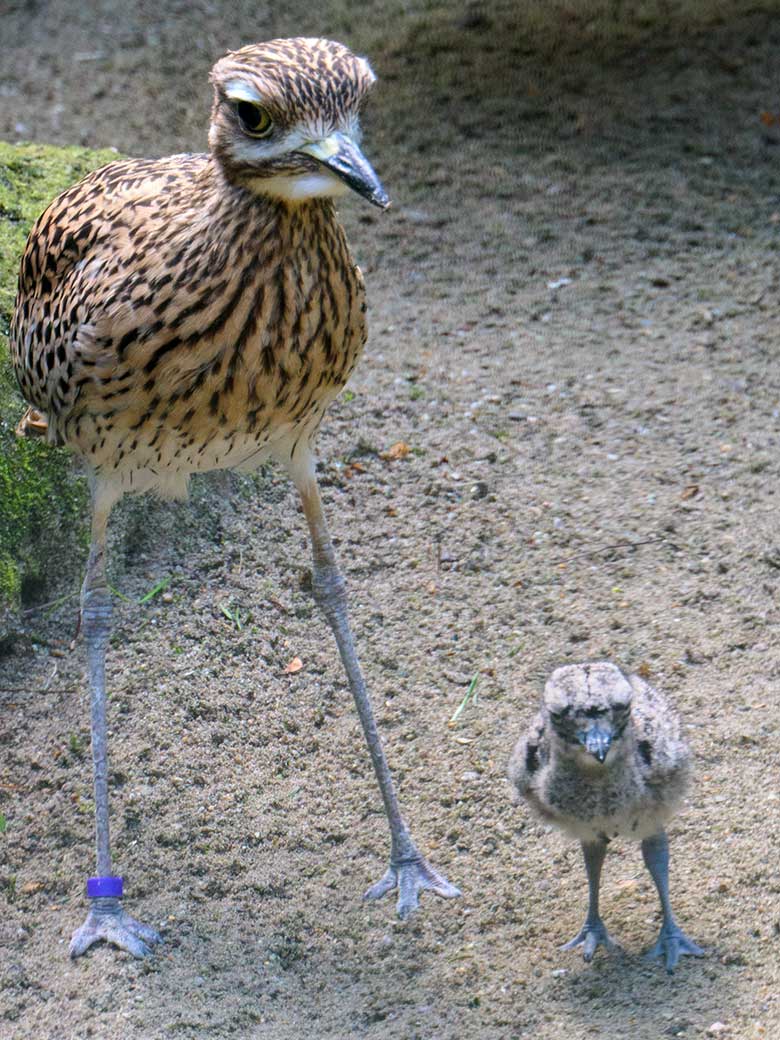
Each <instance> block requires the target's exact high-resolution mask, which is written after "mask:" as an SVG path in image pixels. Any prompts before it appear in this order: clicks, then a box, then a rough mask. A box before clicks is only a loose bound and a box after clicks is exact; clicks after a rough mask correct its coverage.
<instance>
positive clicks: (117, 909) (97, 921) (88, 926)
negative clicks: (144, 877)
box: [70, 898, 162, 957]
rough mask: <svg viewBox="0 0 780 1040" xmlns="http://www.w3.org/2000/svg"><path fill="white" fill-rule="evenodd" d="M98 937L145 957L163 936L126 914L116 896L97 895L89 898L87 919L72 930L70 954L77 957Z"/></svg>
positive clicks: (137, 955)
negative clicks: (90, 903) (99, 896)
mask: <svg viewBox="0 0 780 1040" xmlns="http://www.w3.org/2000/svg"><path fill="white" fill-rule="evenodd" d="M101 940H104V941H105V942H108V943H111V944H112V945H114V946H118V947H119V948H120V949H121V950H127V952H128V953H131V954H132V955H133V956H134V957H148V956H149V954H150V953H151V952H152V947H153V946H156V945H157V943H160V942H162V937H161V936H160V935H159V934H158V933H157V932H156V931H155V930H154V928H150V927H149V926H148V925H145V924H142V923H141V922H140V921H136V920H135V918H134V917H131V916H130V914H128V913H126V912H125V911H124V910H123V909H122V904H121V902H120V900H119V899H114V898H98V899H93V900H92V905H91V907H90V909H89V913H88V914H87V919H86V921H85V922H84V924H83V925H82V926H81V927H80V928H78V929H77V930H76V931H75V932H74V933H73V938H72V939H71V941H70V955H71V957H80V956H81V954H82V953H85V952H86V951H87V950H88V949H89V948H90V946H92V945H93V944H94V943H96V942H100V941H101Z"/></svg>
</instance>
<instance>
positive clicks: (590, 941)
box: [560, 919, 620, 964]
mask: <svg viewBox="0 0 780 1040" xmlns="http://www.w3.org/2000/svg"><path fill="white" fill-rule="evenodd" d="M578 946H581V947H582V959H583V960H584V961H586V962H587V963H588V964H589V963H590V962H591V961H592V960H593V955H594V954H595V952H596V950H597V949H598V948H599V946H603V947H604V949H605V950H609V951H613V950H619V949H620V944H619V943H618V942H616V941H615V940H614V939H613V938H612V936H611V935H610V934H609V932H608V931H607V929H606V928H605V926H604V922H603V921H601V920H600V919H599V920H598V921H596V922H593V923H587V922H586V923H585V924H584V925H583V926H582V928H581V929H580V930H579V932H578V933H577V934H576V935H575V936H574V938H573V939H570V940H569V942H567V943H564V944H563V946H561V947H560V949H561V950H576V949H577V947H578Z"/></svg>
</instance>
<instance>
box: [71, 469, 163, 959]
mask: <svg viewBox="0 0 780 1040" xmlns="http://www.w3.org/2000/svg"><path fill="white" fill-rule="evenodd" d="M113 502H114V497H113V495H111V494H110V493H109V492H107V491H105V490H103V489H101V488H100V486H99V485H98V486H97V487H96V488H95V490H94V494H93V512H92V544H91V547H90V551H89V560H88V562H87V573H86V577H85V578H84V584H83V586H82V590H81V628H82V631H83V633H84V640H85V642H86V644H87V667H88V672H89V691H90V702H91V715H92V764H93V769H94V781H95V832H96V845H97V877H95V878H90V879H89V881H88V882H87V894H88V895H89V897H90V909H89V913H88V915H87V919H86V921H85V922H84V924H83V925H82V926H81V927H80V928H79V929H78V930H77V931H76V932H74V934H73V938H72V940H71V944H70V955H71V957H78V956H79V955H80V954H82V953H84V952H85V951H86V950H88V949H89V947H90V946H92V944H93V943H96V942H98V941H99V940H101V939H104V940H105V941H106V942H110V943H113V944H114V945H115V946H119V947H121V948H122V949H123V950H127V951H128V952H129V953H132V954H133V956H135V957H144V956H146V955H147V954H148V953H150V952H151V950H150V948H151V946H153V945H154V944H155V943H158V942H160V936H159V935H158V934H157V932H155V931H154V929H152V928H149V927H148V926H147V925H145V924H141V923H140V922H139V921H136V920H134V919H133V918H132V917H131V916H130V915H129V914H127V913H126V912H125V911H124V909H123V908H122V899H121V897H122V879H121V878H119V877H114V876H113V875H112V872H111V843H110V839H109V822H108V746H107V733H106V682H105V661H106V646H107V645H108V638H109V634H110V631H111V593H110V592H109V590H108V586H107V584H106V572H105V549H106V525H107V523H108V515H109V512H110V510H111V506H112V505H113Z"/></svg>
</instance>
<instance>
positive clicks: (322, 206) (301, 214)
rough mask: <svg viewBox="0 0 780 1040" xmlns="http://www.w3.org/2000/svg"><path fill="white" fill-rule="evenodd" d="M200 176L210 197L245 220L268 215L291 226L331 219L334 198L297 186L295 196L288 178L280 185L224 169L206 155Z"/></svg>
mask: <svg viewBox="0 0 780 1040" xmlns="http://www.w3.org/2000/svg"><path fill="white" fill-rule="evenodd" d="M203 175H204V177H205V178H206V179H207V180H208V181H209V183H210V185H211V187H212V194H213V196H214V197H215V198H217V199H219V200H222V201H223V202H224V204H225V205H226V206H228V207H230V209H231V210H232V211H233V212H234V213H235V212H239V211H240V210H244V211H245V212H246V217H247V219H252V218H253V217H255V218H257V217H258V216H262V217H263V218H264V219H268V217H269V216H270V217H275V218H277V219H278V220H279V221H280V222H282V223H285V222H293V223H294V222H295V221H296V220H298V219H301V218H303V219H307V220H312V219H313V220H315V221H316V222H317V223H319V222H321V221H333V220H335V212H336V211H335V206H334V204H333V198H334V197H335V195H328V194H314V195H310V194H308V193H307V192H306V190H305V185H301V191H300V194H297V193H296V192H294V191H292V190H290V187H289V184H288V181H289V180H290V178H286V179H283V183H282V182H280V180H279V178H273V177H272V178H267V177H259V176H257V175H256V174H251V173H247V171H246V170H242V171H239V170H236V169H233V168H231V167H226V166H225V164H224V163H222V162H221V161H220V160H219V159H217V158H216V157H215V156H213V155H210V156H209V162H208V163H207V165H206V167H205V169H204V171H203ZM298 179H299V180H301V181H302V180H304V178H298ZM339 194H342V192H339Z"/></svg>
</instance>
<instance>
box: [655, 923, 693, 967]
mask: <svg viewBox="0 0 780 1040" xmlns="http://www.w3.org/2000/svg"><path fill="white" fill-rule="evenodd" d="M686 955H687V956H689V957H704V956H705V951H704V950H703V949H702V948H701V946H698V945H697V944H696V943H695V942H694V941H693V940H692V939H689V938H688V936H687V935H686V934H685V933H684V932H683V931H682V929H680V928H678V927H677V925H674V926H672V927H667V926H666V925H664V926H663V927H662V928H661V932H660V935H659V936H658V939H657V940H656V942H655V945H654V946H652V947H651V949H649V950H648V951H647V953H646V954H645V959H646V960H649V961H650V960H655V959H656V958H658V957H663V959H664V965H665V967H666V971H667V972H668V974H669V975H672V974H673V973H674V969H675V968H676V967H677V962H678V961H679V959H680V957H682V956H686Z"/></svg>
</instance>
